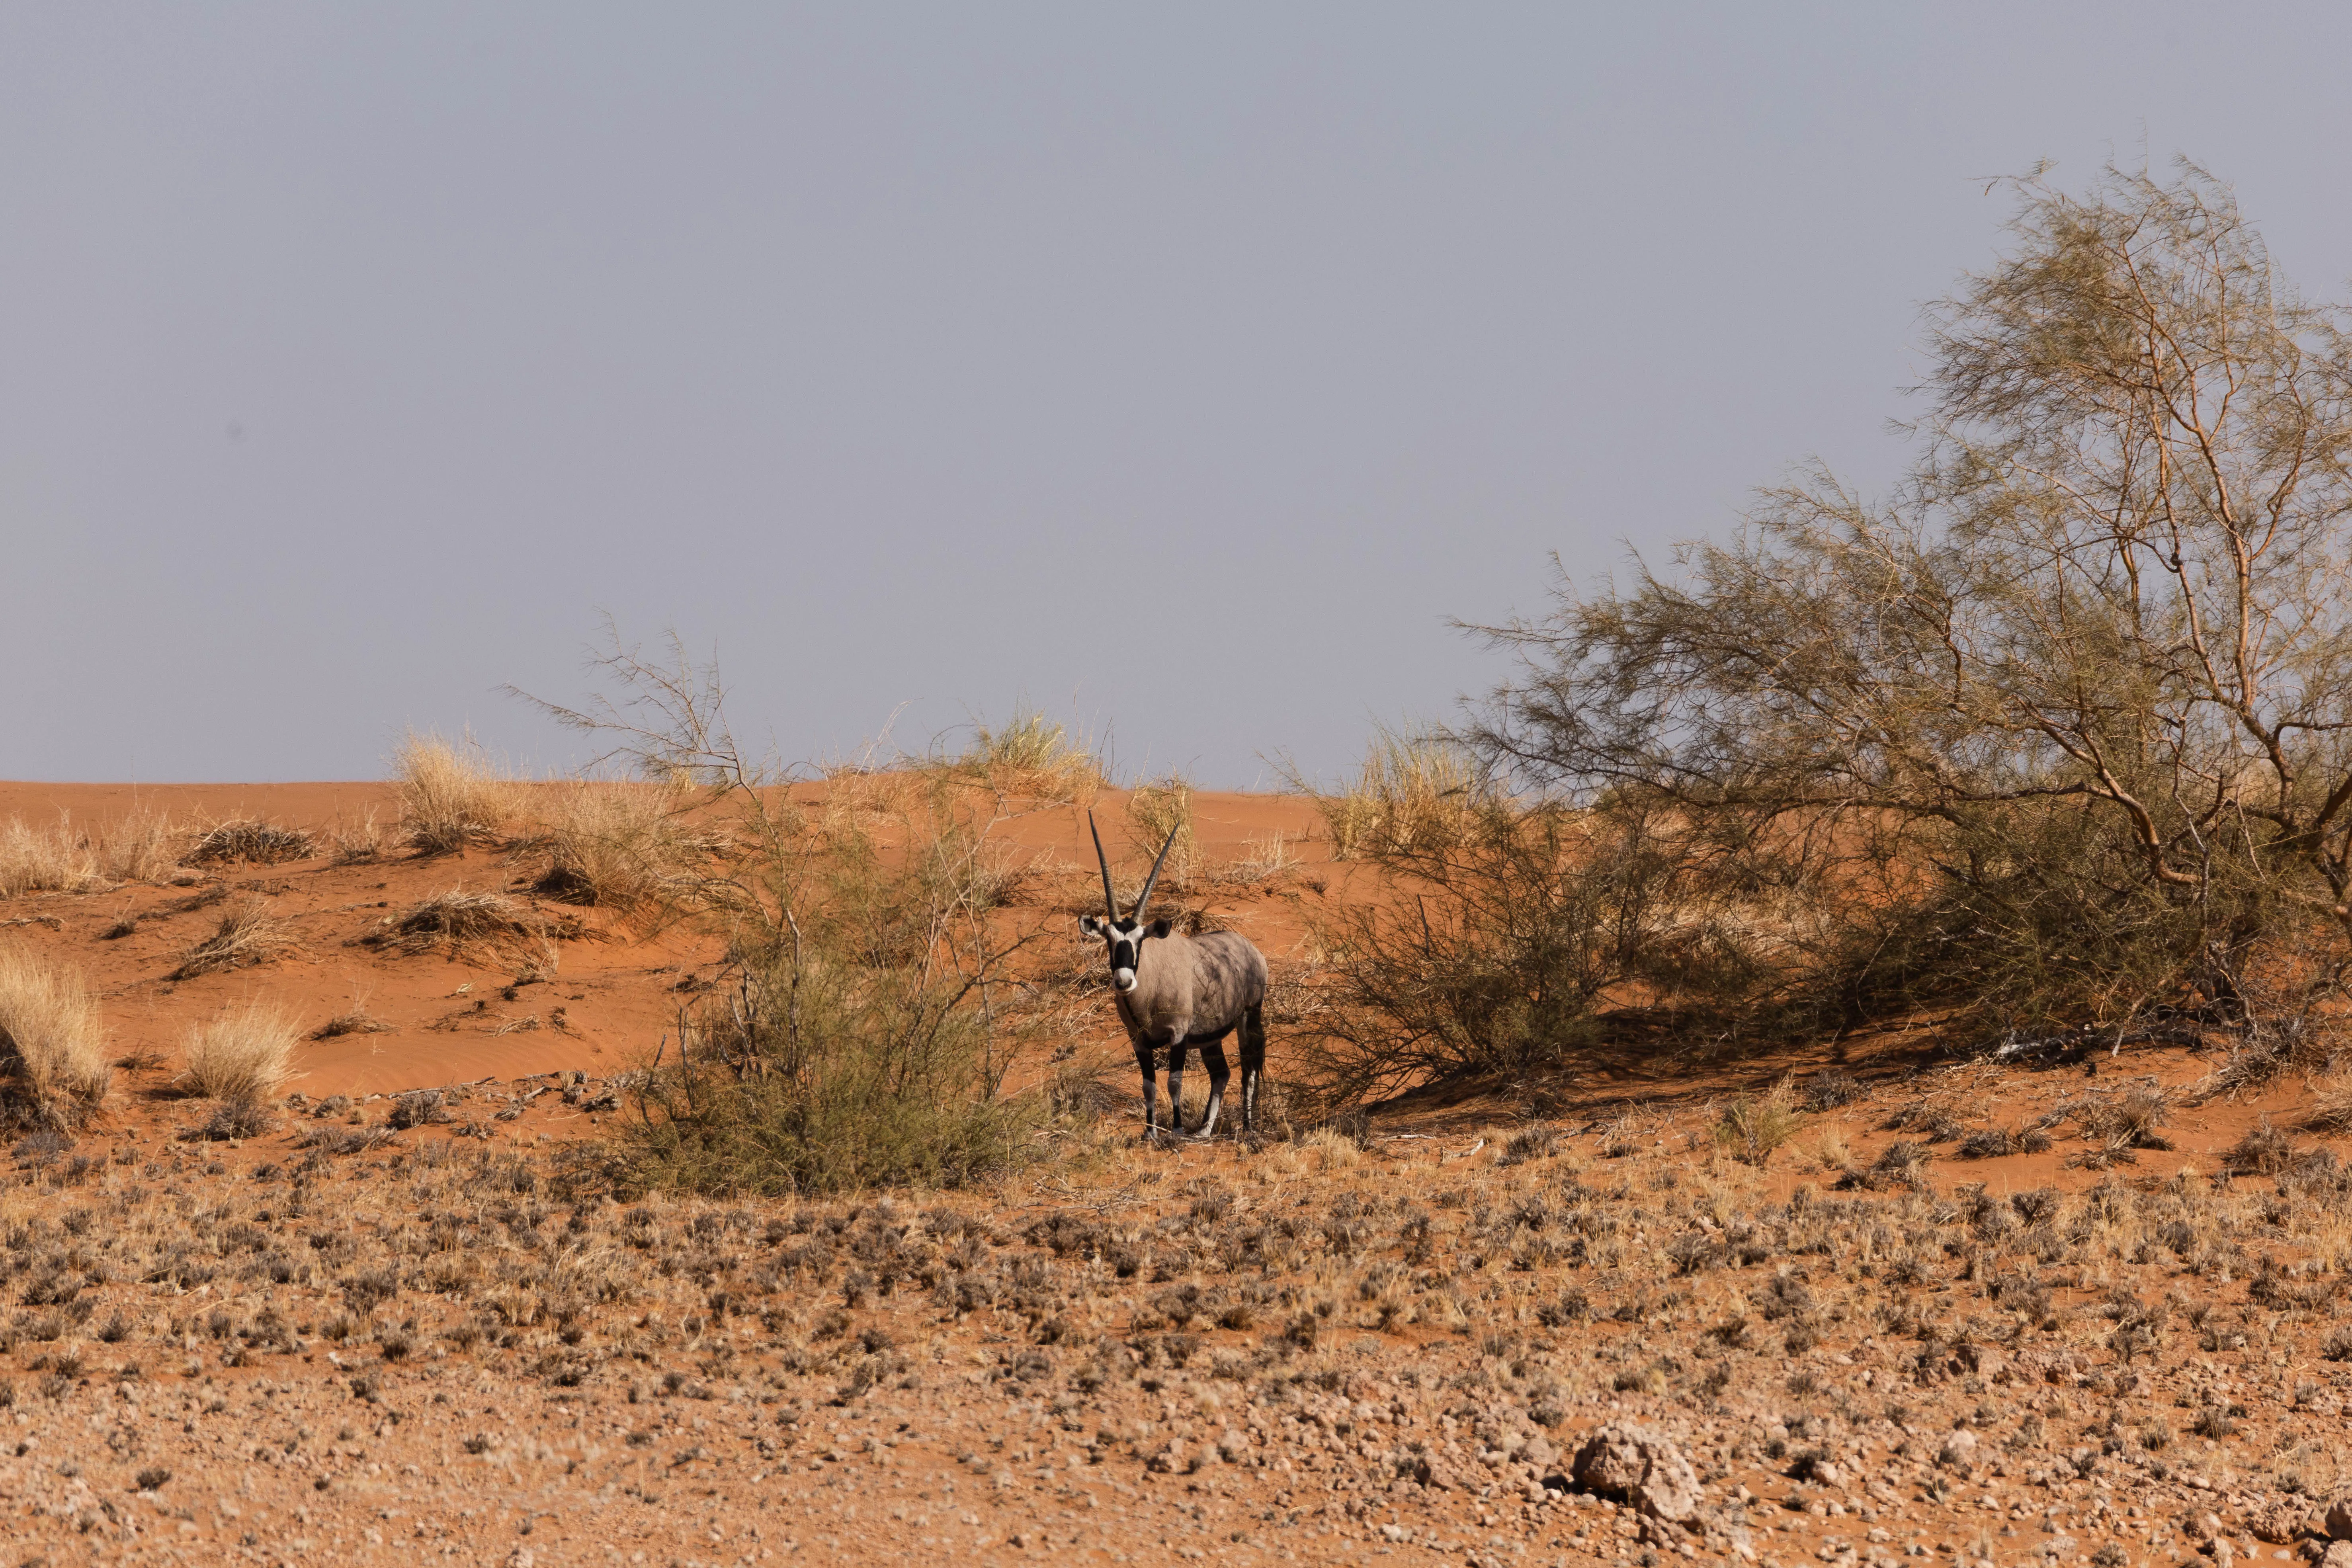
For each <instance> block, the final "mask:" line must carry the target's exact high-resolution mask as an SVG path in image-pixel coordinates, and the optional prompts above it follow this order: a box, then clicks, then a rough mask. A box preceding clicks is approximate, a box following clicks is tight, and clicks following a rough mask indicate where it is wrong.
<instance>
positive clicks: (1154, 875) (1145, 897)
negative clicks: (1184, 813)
mask: <svg viewBox="0 0 2352 1568" xmlns="http://www.w3.org/2000/svg"><path fill="white" fill-rule="evenodd" d="M1174 847H1176V829H1175V828H1172V827H1171V828H1170V829H1169V830H1168V842H1167V843H1165V844H1162V845H1161V846H1160V858H1159V859H1157V860H1154V861H1153V862H1152V863H1151V875H1150V876H1149V877H1146V878H1145V879H1143V891H1142V893H1141V894H1139V896H1138V897H1137V899H1136V900H1135V923H1136V924H1137V925H1141V924H1142V923H1143V906H1144V905H1146V904H1148V903H1150V901H1151V888H1152V884H1154V883H1155V882H1157V881H1159V880H1160V867H1162V866H1164V865H1166V864H1167V863H1168V851H1169V850H1171V849H1172V848H1174Z"/></svg>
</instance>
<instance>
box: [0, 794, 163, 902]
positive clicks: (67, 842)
mask: <svg viewBox="0 0 2352 1568" xmlns="http://www.w3.org/2000/svg"><path fill="white" fill-rule="evenodd" d="M180 837H181V835H180V830H179V829H178V828H176V827H174V826H172V822H171V819H170V818H169V817H165V816H157V815H155V814H154V813H152V812H144V811H141V812H133V813H131V815H130V816H125V817H123V818H121V820H119V821H117V822H115V823H113V824H112V825H111V826H107V827H104V828H101V829H99V830H97V831H95V832H90V831H85V830H83V829H80V828H77V827H76V826H74V825H73V819H72V818H71V817H70V816H67V815H66V814H64V813H62V812H60V813H59V814H58V820H57V821H56V822H55V823H53V824H51V825H50V826H47V827H35V826H31V825H29V824H27V823H26V822H25V821H24V819H23V818H21V817H15V816H12V817H10V818H9V819H8V820H7V822H6V824H5V826H0V899H13V898H16V897H17V896H18V895H20V894H24V893H79V892H85V891H87V890H89V889H92V888H102V887H105V886H106V885H107V884H109V883H111V882H150V881H154V880H156V879H160V878H161V877H162V876H163V874H164V873H165V872H167V871H169V870H170V869H171V868H172V866H173V861H174V853H173V847H174V846H175V845H176V844H177V842H178V841H179V838H180Z"/></svg>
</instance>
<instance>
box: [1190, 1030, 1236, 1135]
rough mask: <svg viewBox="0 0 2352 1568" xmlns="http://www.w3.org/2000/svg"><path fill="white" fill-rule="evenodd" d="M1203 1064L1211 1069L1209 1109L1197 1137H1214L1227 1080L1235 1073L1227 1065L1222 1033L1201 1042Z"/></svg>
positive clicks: (1203, 1117)
mask: <svg viewBox="0 0 2352 1568" xmlns="http://www.w3.org/2000/svg"><path fill="white" fill-rule="evenodd" d="M1201 1065H1202V1066H1203V1067H1205V1068H1208V1069H1209V1109H1208V1111H1207V1112H1206V1113H1205V1114H1204V1115H1202V1118H1201V1125H1200V1129H1199V1130H1198V1131H1195V1132H1193V1133H1192V1136H1193V1137H1195V1138H1213V1137H1214V1136H1216V1131H1217V1112H1218V1110H1221V1109H1222V1108H1223V1105H1224V1103H1225V1080H1226V1079H1229V1078H1231V1077H1233V1073H1232V1072H1231V1071H1230V1070H1229V1069H1227V1068H1226V1067H1225V1040H1224V1037H1223V1036H1222V1035H1220V1036H1218V1037H1216V1038H1215V1039H1213V1040H1203V1041H1202V1042H1201Z"/></svg>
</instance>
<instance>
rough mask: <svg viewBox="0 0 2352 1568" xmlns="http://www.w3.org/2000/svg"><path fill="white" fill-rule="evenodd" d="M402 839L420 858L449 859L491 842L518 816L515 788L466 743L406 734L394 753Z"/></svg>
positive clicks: (479, 752) (471, 744)
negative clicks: (443, 856)
mask: <svg viewBox="0 0 2352 1568" xmlns="http://www.w3.org/2000/svg"><path fill="white" fill-rule="evenodd" d="M393 764H394V772H395V773H396V774H397V778H396V781H395V782H396V783H397V784H398V785H399V788H400V826H401V836H402V837H403V839H404V841H405V842H406V843H407V844H408V846H409V847H411V848H413V849H415V851H416V852H417V853H419V854H420V855H449V854H454V853H456V852H457V851H458V850H460V849H463V848H465V847H466V846H467V845H468V844H479V843H489V842H494V841H495V840H496V839H497V838H498V837H499V833H500V831H501V830H502V829H503V828H504V827H505V826H506V824H507V822H508V821H509V819H510V818H511V817H513V816H515V815H516V811H515V806H516V789H517V786H516V783H515V781H514V780H513V779H511V778H509V777H508V776H507V775H506V774H505V773H502V772H501V771H500V770H499V769H498V768H497V767H495V766H493V765H492V764H491V763H490V762H489V760H488V758H487V757H485V756H484V755H483V754H482V752H481V748H479V747H478V746H476V745H475V744H474V743H473V742H472V741H471V740H470V739H468V740H467V742H465V743H464V745H463V747H462V749H461V748H460V747H457V746H453V745H451V744H450V743H449V742H446V741H445V740H443V739H442V738H441V737H440V736H438V735H433V734H425V735H418V734H414V733H412V734H410V735H408V736H407V737H406V738H405V739H404V740H403V741H402V742H400V745H399V747H398V749H397V750H395V751H394V753H393Z"/></svg>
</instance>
